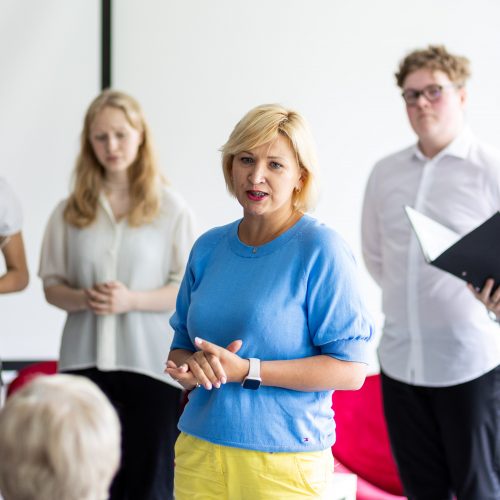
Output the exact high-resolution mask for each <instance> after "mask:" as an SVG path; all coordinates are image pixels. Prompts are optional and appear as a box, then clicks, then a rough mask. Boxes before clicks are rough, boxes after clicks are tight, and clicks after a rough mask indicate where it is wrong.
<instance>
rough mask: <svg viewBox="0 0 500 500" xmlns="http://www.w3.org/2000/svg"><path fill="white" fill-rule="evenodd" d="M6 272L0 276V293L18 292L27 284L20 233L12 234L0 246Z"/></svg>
mask: <svg viewBox="0 0 500 500" xmlns="http://www.w3.org/2000/svg"><path fill="white" fill-rule="evenodd" d="M2 253H3V256H4V258H5V267H6V270H7V271H6V273H5V274H4V275H3V276H0V293H9V292H18V291H20V290H23V289H24V288H26V287H27V286H28V281H29V273H28V266H27V264H26V255H25V253H24V243H23V238H22V235H21V233H16V234H13V235H12V236H11V237H10V238H9V240H8V242H7V243H6V244H5V246H4V247H2Z"/></svg>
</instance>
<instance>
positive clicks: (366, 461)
mask: <svg viewBox="0 0 500 500" xmlns="http://www.w3.org/2000/svg"><path fill="white" fill-rule="evenodd" d="M332 407H333V409H334V411H335V422H336V424H337V439H336V442H335V444H334V446H333V447H332V451H333V455H334V457H335V458H337V459H338V460H340V462H342V463H343V464H344V465H345V466H347V468H349V469H350V470H351V471H353V472H354V473H355V474H357V475H358V477H360V478H362V479H365V480H366V481H368V482H369V483H371V484H373V485H375V486H377V487H378V488H380V489H382V490H384V491H386V492H388V493H391V494H393V495H402V494H403V488H402V486H401V481H400V480H399V475H398V472H397V468H396V464H395V462H394V459H393V457H392V453H391V449H390V445H389V436H388V435H387V427H386V423H385V418H384V412H383V407H382V392H381V388H380V376H379V375H371V376H369V377H367V378H366V381H365V383H364V385H363V387H362V388H361V389H360V390H359V391H335V392H334V394H333V406H332Z"/></svg>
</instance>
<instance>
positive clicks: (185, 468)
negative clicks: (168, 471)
mask: <svg viewBox="0 0 500 500" xmlns="http://www.w3.org/2000/svg"><path fill="white" fill-rule="evenodd" d="M332 473H333V457H332V452H331V450H330V448H328V449H326V450H323V451H313V452H300V453H277V452H276V453H270V452H261V451H253V450H244V449H242V448H231V447H229V446H220V445H215V444H212V443H209V442H208V441H203V440H201V439H197V438H195V437H193V436H190V435H188V434H184V433H181V435H180V436H179V438H178V439H177V443H176V445H175V499H176V500H211V499H213V500H274V499H278V500H294V499H302V498H319V499H328V498H331V495H332V491H331V479H332Z"/></svg>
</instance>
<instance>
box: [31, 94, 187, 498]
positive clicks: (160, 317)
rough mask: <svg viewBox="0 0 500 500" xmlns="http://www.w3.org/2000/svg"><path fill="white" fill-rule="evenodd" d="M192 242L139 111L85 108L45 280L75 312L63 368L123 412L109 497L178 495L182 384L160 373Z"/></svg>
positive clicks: (49, 232) (118, 106) (119, 101)
mask: <svg viewBox="0 0 500 500" xmlns="http://www.w3.org/2000/svg"><path fill="white" fill-rule="evenodd" d="M193 235H194V231H193V218H192V215H191V212H190V210H189V209H188V207H187V206H186V203H185V202H184V201H183V199H182V198H181V197H180V196H179V195H178V194H177V193H176V192H175V191H173V190H172V189H170V188H168V187H165V186H164V185H163V182H162V180H161V176H160V173H159V169H158V166H157V163H156V160H155V158H154V155H153V148H152V143H151V133H150V131H149V128H148V126H147V124H146V121H145V119H144V116H143V112H142V110H141V108H140V106H139V104H138V103H137V101H136V100H135V99H133V98H132V97H130V96H129V95H127V94H124V93H122V92H117V91H114V90H106V91H104V92H103V93H101V94H100V95H99V96H98V97H97V98H96V99H95V100H94V101H93V102H92V103H91V104H90V107H89V109H88V111H87V114H86V117H85V121H84V126H83V132H82V136H81V151H80V155H79V157H78V160H77V163H76V170H75V183H74V189H73V192H72V194H71V196H70V197H69V198H68V199H67V200H64V201H62V202H61V203H60V204H59V205H58V206H57V207H56V209H55V211H54V212H53V214H52V216H51V217H50V220H49V222H48V225H47V229H46V233H45V237H44V241H43V248H42V255H41V263H40V273H39V274H40V276H41V278H42V280H43V286H44V290H45V296H46V298H47V300H48V302H49V303H51V304H53V305H55V306H57V307H60V308H61V309H64V310H65V311H67V313H68V314H67V319H66V324H65V326H64V331H63V336H62V343H61V352H60V361H59V367H60V370H61V371H64V372H72V373H75V374H80V375H85V376H87V377H89V378H90V379H92V380H93V381H94V382H96V383H97V385H98V386H99V387H100V388H101V389H102V390H103V391H104V393H105V394H106V395H107V396H108V397H109V398H110V399H111V401H112V402H113V403H114V404H115V406H116V408H117V409H118V413H119V416H120V419H121V425H122V433H123V440H122V441H123V450H122V463H121V467H120V469H119V471H118V474H117V476H116V478H115V480H114V482H113V484H112V487H111V497H110V498H111V500H125V499H134V500H135V499H137V500H139V499H140V500H167V499H171V498H172V487H173V486H172V483H173V445H174V442H175V439H176V437H177V433H178V431H177V420H178V415H179V407H180V399H181V387H180V386H179V385H178V384H177V383H176V382H175V381H174V380H172V378H170V377H169V376H167V375H165V374H164V373H163V364H164V360H165V356H166V355H167V353H168V349H169V345H170V340H171V338H172V337H171V335H172V334H171V331H170V330H169V326H168V320H169V316H170V314H171V311H172V310H173V309H174V306H175V298H176V295H177V291H178V284H179V282H180V280H181V278H182V273H183V272H184V268H185V265H186V261H187V258H188V255H189V250H190V248H191V246H192V242H193V240H194V236H193Z"/></svg>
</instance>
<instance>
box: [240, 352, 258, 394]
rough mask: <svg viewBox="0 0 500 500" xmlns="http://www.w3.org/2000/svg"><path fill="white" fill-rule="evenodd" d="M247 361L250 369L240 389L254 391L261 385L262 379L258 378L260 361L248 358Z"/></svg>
mask: <svg viewBox="0 0 500 500" xmlns="http://www.w3.org/2000/svg"><path fill="white" fill-rule="evenodd" d="M248 361H250V369H249V370H248V375H247V376H246V377H245V378H244V379H243V383H242V384H241V387H243V389H252V390H254V391H255V390H256V389H258V388H259V387H260V384H261V383H262V379H261V378H260V359H257V358H248Z"/></svg>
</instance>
